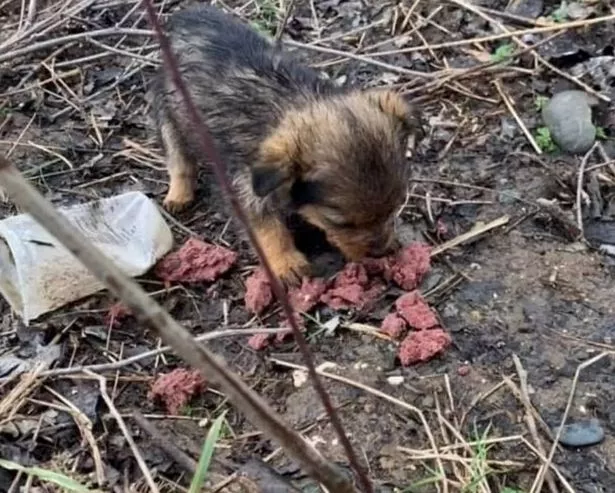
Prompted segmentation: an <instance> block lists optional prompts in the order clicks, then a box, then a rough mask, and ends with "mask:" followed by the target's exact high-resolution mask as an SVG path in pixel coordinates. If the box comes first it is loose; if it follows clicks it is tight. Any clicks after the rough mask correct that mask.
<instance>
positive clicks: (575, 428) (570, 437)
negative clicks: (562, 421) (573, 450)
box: [559, 419, 604, 447]
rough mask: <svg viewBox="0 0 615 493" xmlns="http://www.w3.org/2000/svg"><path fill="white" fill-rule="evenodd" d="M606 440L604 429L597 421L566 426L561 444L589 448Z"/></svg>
mask: <svg viewBox="0 0 615 493" xmlns="http://www.w3.org/2000/svg"><path fill="white" fill-rule="evenodd" d="M602 440H604V429H603V428H602V426H600V423H599V422H598V420H597V419H590V420H587V421H578V422H576V423H571V424H569V425H565V426H564V429H563V431H562V434H561V436H560V439H559V441H560V443H561V444H562V445H566V446H567V447H587V446H589V445H596V444H598V443H600V442H601V441H602Z"/></svg>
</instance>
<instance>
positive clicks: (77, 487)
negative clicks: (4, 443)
mask: <svg viewBox="0 0 615 493" xmlns="http://www.w3.org/2000/svg"><path fill="white" fill-rule="evenodd" d="M0 467H3V468H4V469H9V470H11V471H21V472H23V473H24V474H28V475H31V476H35V477H37V478H38V479H40V480H41V481H46V482H48V483H53V484H56V485H58V486H60V487H61V488H64V489H65V490H67V491H74V492H75V493H102V492H101V490H91V489H89V488H86V487H85V486H83V485H82V484H80V483H79V482H77V481H75V480H74V479H71V478H69V477H68V476H65V475H64V474H60V473H58V472H53V471H48V470H47V469H42V468H40V467H24V466H22V465H20V464H17V463H16V462H12V461H9V460H4V459H0Z"/></svg>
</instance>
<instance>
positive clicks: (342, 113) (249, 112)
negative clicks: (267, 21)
mask: <svg viewBox="0 0 615 493" xmlns="http://www.w3.org/2000/svg"><path fill="white" fill-rule="evenodd" d="M167 33H168V35H169V38H170V41H171V46H172V49H173V51H174V53H175V55H176V56H177V58H178V61H179V67H180V71H181V74H182V76H183V78H184V81H185V83H186V84H187V87H188V89H189V91H190V94H191V96H192V98H193V100H194V102H195V104H196V105H197V108H198V109H199V111H200V113H201V116H202V118H203V119H204V121H205V123H206V124H207V126H208V127H209V129H210V132H211V133H212V137H213V138H214V140H215V142H216V145H217V148H218V150H219V151H220V153H221V155H222V156H223V157H224V159H225V162H226V164H227V168H228V173H229V174H230V176H231V178H232V182H233V185H234V187H235V190H236V191H237V193H238V194H239V197H240V199H241V203H242V205H243V207H244V208H245V210H246V212H247V214H248V218H249V220H250V222H251V225H252V227H253V228H254V231H255V234H256V236H257V239H258V241H259V243H260V245H261V247H262V248H263V250H264V252H265V254H266V256H267V258H268V260H269V262H270V263H271V267H272V268H273V271H274V272H275V274H276V275H277V276H278V277H279V278H280V279H281V280H282V281H283V282H285V283H287V284H292V283H294V282H296V281H297V280H299V279H300V277H301V276H302V275H306V274H309V272H310V265H309V262H308V260H307V258H306V257H305V256H304V254H303V253H301V252H300V251H299V250H298V249H297V248H296V246H295V243H294V240H293V236H292V232H291V231H290V229H289V218H290V217H291V216H292V215H294V214H296V215H299V216H300V217H301V218H302V219H303V220H305V221H307V222H308V223H310V224H312V225H314V226H316V227H317V228H320V229H321V230H322V231H324V233H325V235H326V238H327V240H328V242H329V243H331V244H332V245H333V246H335V247H337V248H338V249H339V250H340V251H341V253H342V254H343V255H344V256H345V257H346V258H347V259H348V260H352V261H356V260H359V259H361V258H363V257H364V256H366V255H371V256H380V255H383V254H385V253H387V252H389V251H390V250H391V249H393V248H394V247H395V246H396V239H395V234H394V215H395V211H396V210H397V209H398V207H399V206H400V205H401V204H402V202H403V200H404V197H405V192H406V183H407V180H408V171H409V167H408V163H407V159H406V149H407V146H408V142H409V138H410V137H412V136H413V135H416V132H417V131H418V130H419V128H420V123H419V121H418V116H417V114H416V113H415V111H414V110H413V109H412V108H411V107H410V106H409V105H408V104H406V102H405V101H404V100H403V99H402V98H401V97H400V96H398V95H397V94H395V93H392V92H387V91H377V90H372V91H365V92H363V91H359V90H355V89H352V88H339V87H337V86H335V85H334V84H333V83H331V82H328V81H325V80H323V79H321V78H320V77H319V76H318V75H317V73H316V72H314V71H312V70H311V69H309V68H306V67H304V66H302V65H301V64H300V63H299V62H298V61H297V60H295V59H294V58H293V57H291V56H290V55H288V54H287V53H285V52H283V51H282V50H281V49H280V48H279V46H277V45H275V44H273V43H271V42H270V41H269V40H267V39H266V38H264V37H262V36H261V35H260V34H258V33H257V32H256V31H254V30H252V29H251V28H250V27H248V26H247V25H245V24H243V23H241V22H239V21H238V20H236V19H235V18H233V17H231V16H230V15H229V14H226V13H223V12H221V11H219V10H217V9H216V8H213V7H210V6H199V7H197V8H192V9H189V10H185V11H181V12H178V13H176V14H174V15H172V16H171V18H170V20H169V22H168V24H167ZM152 93H153V105H152V106H153V111H154V117H155V120H156V124H157V128H158V132H159V137H160V139H161V142H162V145H163V147H164V150H165V153H166V159H167V167H168V173H169V189H168V193H167V196H166V198H165V199H164V206H165V207H166V208H167V209H168V210H171V211H178V210H180V209H182V208H183V207H185V206H186V205H188V204H190V203H191V202H192V201H193V199H194V196H195V191H196V185H197V170H198V169H199V168H200V167H205V168H207V167H208V166H204V165H207V163H205V162H204V158H203V156H202V152H201V148H200V147H199V144H198V135H197V134H196V133H195V131H194V128H193V125H192V123H191V121H190V119H189V116H188V115H187V112H186V110H185V107H184V103H183V101H182V99H181V95H180V94H179V93H178V92H177V91H176V89H175V87H174V84H173V82H172V81H171V79H170V77H168V76H167V75H166V74H165V73H164V72H163V71H160V72H159V73H158V74H157V76H156V78H155V80H154V82H153V85H152ZM209 173H211V170H210V171H209ZM207 182H208V183H212V184H214V182H215V179H214V177H213V176H210V177H209V178H208V180H207ZM214 190H215V188H214ZM220 200H222V199H220Z"/></svg>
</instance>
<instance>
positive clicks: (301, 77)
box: [167, 5, 331, 97]
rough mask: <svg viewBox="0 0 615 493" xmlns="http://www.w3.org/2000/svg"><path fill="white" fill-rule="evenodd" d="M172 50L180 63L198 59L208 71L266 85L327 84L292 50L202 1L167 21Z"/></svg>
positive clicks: (313, 88) (315, 88) (319, 87)
mask: <svg viewBox="0 0 615 493" xmlns="http://www.w3.org/2000/svg"><path fill="white" fill-rule="evenodd" d="M167 31H168V33H169V35H170V37H171V41H172V45H173V48H174V51H175V53H177V54H178V56H179V58H180V63H181V64H184V65H190V64H198V65H199V66H200V68H201V69H206V70H208V71H210V75H209V76H210V77H212V78H220V79H227V80H228V77H237V76H238V75H241V76H243V77H248V78H254V79H258V80H259V83H260V84H266V85H268V86H269V88H270V89H273V90H278V91H281V93H279V92H278V94H277V95H278V97H279V96H282V95H284V93H286V92H287V91H290V92H291V93H292V92H297V91H299V92H308V93H315V94H318V93H322V92H328V91H329V90H331V85H330V84H329V83H327V82H325V81H323V80H322V79H320V77H318V75H317V74H316V72H315V71H313V70H311V69H309V68H307V67H304V66H302V65H301V63H299V61H298V60H296V59H295V58H294V57H293V56H292V55H289V54H288V53H285V52H283V51H282V50H281V48H280V47H278V46H276V45H275V44H273V43H272V42H271V41H269V40H268V39H267V38H265V37H264V36H262V35H261V34H259V33H258V32H257V31H255V30H254V29H253V28H251V27H250V26H248V25H247V24H245V23H243V22H242V21H240V20H239V19H236V18H235V17H233V16H232V15H231V14H227V13H225V12H222V11H221V10H219V9H218V8H216V7H212V6H209V5H202V6H199V7H196V8H190V9H187V10H183V11H179V12H177V13H175V14H173V15H172V16H171V18H170V19H169V22H168V24H167ZM187 72H188V73H190V71H189V70H188V71H187Z"/></svg>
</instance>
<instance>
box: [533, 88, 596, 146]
mask: <svg viewBox="0 0 615 493" xmlns="http://www.w3.org/2000/svg"><path fill="white" fill-rule="evenodd" d="M542 119H543V121H544V122H545V125H546V126H547V128H548V129H549V131H550V132H551V138H552V139H553V141H554V142H555V143H556V144H557V145H558V146H559V147H560V148H561V149H562V150H564V151H566V152H569V153H573V154H577V153H579V154H582V153H585V152H587V151H588V150H589V149H590V148H591V146H592V145H593V144H594V141H595V140H596V127H594V125H593V123H592V112H591V107H590V99H589V97H588V95H587V94H585V93H584V92H583V91H562V92H559V93H557V94H556V95H555V96H553V97H552V98H551V100H550V101H549V102H548V103H547V104H546V105H545V106H544V108H543V110H542Z"/></svg>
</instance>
